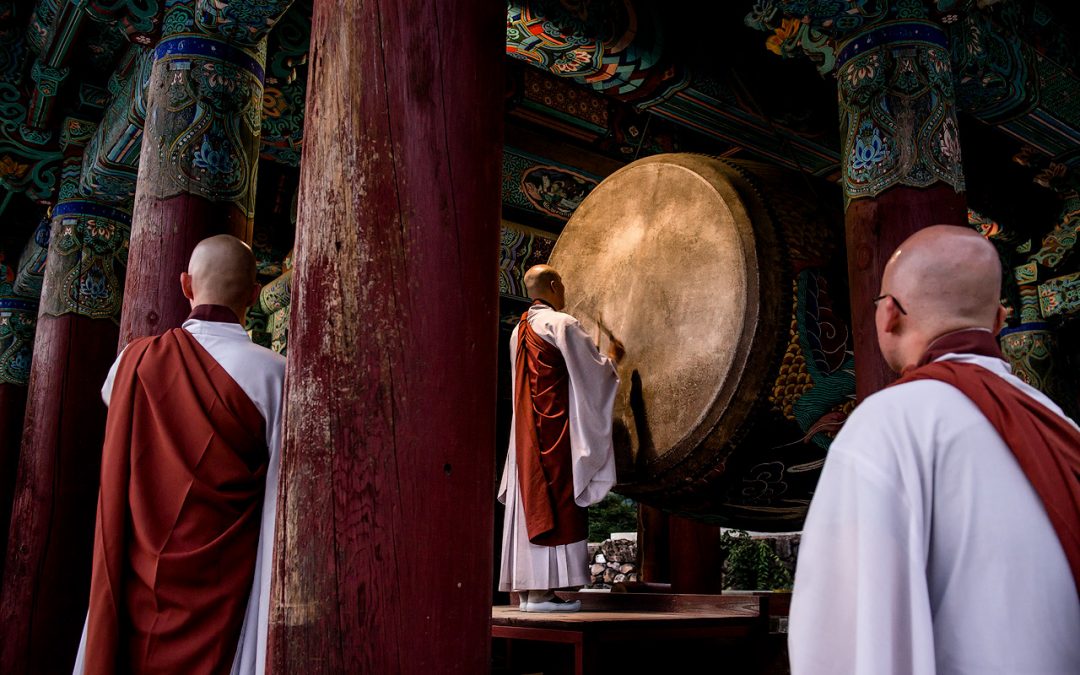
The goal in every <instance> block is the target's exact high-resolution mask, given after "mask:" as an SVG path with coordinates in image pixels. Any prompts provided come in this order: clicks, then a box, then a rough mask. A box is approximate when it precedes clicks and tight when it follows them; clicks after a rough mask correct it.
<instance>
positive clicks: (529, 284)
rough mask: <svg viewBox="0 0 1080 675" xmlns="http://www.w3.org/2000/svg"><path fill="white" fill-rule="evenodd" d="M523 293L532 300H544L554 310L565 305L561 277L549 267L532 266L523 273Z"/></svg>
mask: <svg viewBox="0 0 1080 675" xmlns="http://www.w3.org/2000/svg"><path fill="white" fill-rule="evenodd" d="M523 281H524V282H525V291H526V292H527V293H528V294H529V297H530V298H532V299H533V300H546V301H547V302H549V303H551V305H552V306H553V307H555V309H562V308H563V306H565V304H566V299H565V297H564V294H565V289H564V288H563V283H562V277H561V276H560V275H559V273H558V272H557V271H555V268H554V267H552V266H551V265H533V266H532V267H530V268H529V269H528V271H527V272H525V278H524V279H523Z"/></svg>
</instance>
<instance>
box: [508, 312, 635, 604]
mask: <svg viewBox="0 0 1080 675" xmlns="http://www.w3.org/2000/svg"><path fill="white" fill-rule="evenodd" d="M528 321H529V325H530V326H532V329H533V330H534V331H535V332H536V333H537V335H539V336H540V338H542V339H543V340H544V341H546V342H548V343H549V344H552V345H554V346H555V347H556V348H557V349H558V350H559V352H560V353H561V354H562V356H563V359H564V360H565V362H566V369H567V371H568V373H569V375H570V386H569V396H570V405H569V418H570V419H569V424H570V449H571V450H570V451H571V456H572V459H573V475H574V502H575V503H576V504H577V505H578V506H583V507H584V506H590V505H592V504H595V503H597V502H599V501H600V500H601V499H603V498H604V497H605V496H606V495H607V493H608V492H609V491H610V490H611V487H612V486H613V485H615V455H614V451H613V449H612V444H611V422H612V418H611V413H612V408H613V406H614V404H615V392H616V391H617V390H618V388H619V377H618V374H617V373H616V370H615V365H614V364H613V363H612V362H611V360H610V359H608V358H607V357H606V356H604V355H602V354H600V353H599V352H598V351H597V349H596V345H595V344H593V341H592V339H591V338H590V337H589V336H588V334H587V333H586V332H585V331H584V329H582V327H581V324H579V323H578V321H577V319H575V318H574V317H572V316H570V315H569V314H564V313H563V312H557V311H555V310H554V309H552V308H551V307H549V306H547V305H543V304H536V305H533V306H532V307H531V308H530V309H529V312H528ZM517 345H518V329H517V328H515V329H514V333H513V335H511V337H510V362H511V363H515V362H516V358H517ZM511 372H512V373H513V372H514V371H513V370H512V371H511ZM512 378H513V379H516V375H513V376H512ZM511 389H512V390H513V391H516V381H515V382H514V384H513V386H512V387H511ZM514 437H515V434H514V426H513V424H511V427H510V449H509V451H508V452H507V454H506V467H505V469H504V470H503V476H502V483H501V485H500V486H499V501H500V502H502V503H503V504H505V505H506V513H505V517H504V519H503V548H502V571H501V575H500V580H499V589H500V590H503V591H524V590H547V589H554V588H566V587H570V586H583V585H585V584H587V583H588V582H589V575H588V571H587V562H586V557H587V554H588V552H587V545H586V542H585V541H584V540H582V541H579V542H574V543H572V544H567V545H563V546H537V545H535V544H532V543H531V542H530V541H529V535H528V532H527V529H526V525H525V512H524V509H523V508H522V504H521V495H520V486H519V483H518V480H517V461H516V455H517V453H516V447H515V442H514Z"/></svg>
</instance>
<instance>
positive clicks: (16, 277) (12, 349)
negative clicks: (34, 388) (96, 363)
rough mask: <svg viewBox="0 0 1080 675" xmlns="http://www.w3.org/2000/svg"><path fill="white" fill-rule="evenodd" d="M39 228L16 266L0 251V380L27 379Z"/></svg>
mask: <svg viewBox="0 0 1080 675" xmlns="http://www.w3.org/2000/svg"><path fill="white" fill-rule="evenodd" d="M41 229H43V228H41V227H40V226H39V228H38V232H35V236H34V237H33V238H32V239H31V240H30V242H29V243H28V244H27V246H26V248H25V250H24V251H23V254H22V256H21V258H20V259H19V263H18V268H17V269H16V266H15V262H16V261H15V260H5V259H4V256H3V255H2V254H0V383H4V384H16V385H21V386H25V385H26V384H27V383H28V382H29V380H30V358H31V356H32V354H33V344H34V327H35V325H36V323H37V312H38V297H39V295H40V293H41V276H40V269H41V267H43V265H44V254H43V251H42V249H41V246H40V245H39V243H38V239H39V238H40V231H41ZM46 231H47V230H46ZM47 241H48V240H47V239H46V245H47Z"/></svg>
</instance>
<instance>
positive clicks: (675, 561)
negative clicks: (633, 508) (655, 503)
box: [638, 504, 724, 594]
mask: <svg viewBox="0 0 1080 675" xmlns="http://www.w3.org/2000/svg"><path fill="white" fill-rule="evenodd" d="M638 547H639V549H638V551H639V553H638V555H639V557H640V559H641V580H642V581H645V582H651V583H668V584H671V592H672V593H695V594H719V593H721V592H722V591H723V589H724V579H723V576H724V575H723V567H724V550H723V547H722V546H721V545H720V527H719V526H717V525H709V524H707V523H703V522H700V521H697V520H691V519H690V518H683V517H682V516H676V515H672V514H669V513H665V512H664V511H661V510H660V509H657V508H654V507H652V506H646V505H645V504H639V505H638Z"/></svg>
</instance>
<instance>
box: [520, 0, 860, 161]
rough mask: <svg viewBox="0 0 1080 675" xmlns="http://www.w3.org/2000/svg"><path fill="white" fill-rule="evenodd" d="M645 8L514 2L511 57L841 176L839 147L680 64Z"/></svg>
mask: <svg viewBox="0 0 1080 675" xmlns="http://www.w3.org/2000/svg"><path fill="white" fill-rule="evenodd" d="M639 5H640V6H639ZM645 6H646V5H645V4H644V3H637V2H629V1H628V2H623V3H610V4H608V5H605V7H607V8H608V9H609V10H610V11H609V12H608V13H607V14H605V13H602V12H600V11H598V9H599V8H598V7H597V6H590V7H589V8H588V9H586V8H585V7H584V6H580V7H579V6H576V5H575V6H571V5H568V4H566V3H559V2H554V1H552V0H509V1H508V2H507V15H506V23H507V33H506V53H507V55H508V56H510V57H512V58H515V59H519V60H521V61H524V62H526V63H528V64H529V65H531V66H534V67H536V68H539V69H541V70H544V71H546V72H548V73H550V74H553V75H555V76H558V77H562V78H567V79H570V80H572V81H574V82H576V83H578V84H581V85H583V86H586V87H589V88H591V89H593V90H594V91H598V92H600V93H602V94H604V95H606V96H611V97H614V98H616V99H619V100H621V101H624V102H628V103H631V104H633V105H634V106H635V107H636V108H637V109H638V110H639V111H648V112H650V113H652V114H654V115H657V116H659V117H662V118H664V119H667V120H670V121H672V122H675V123H677V124H680V125H682V126H684V127H686V128H689V129H693V130H694V131H695V132H697V133H700V134H703V135H705V136H706V137H710V138H713V139H715V140H717V141H721V142H723V143H724V144H731V143H734V144H737V145H740V146H742V147H744V148H746V149H747V150H748V151H750V152H751V153H753V154H757V155H759V156H762V157H764V158H767V159H769V160H771V161H774V162H777V163H779V164H781V165H785V166H789V167H792V168H796V169H799V170H803V171H808V172H810V173H814V174H819V175H826V174H831V173H833V172H834V171H835V170H836V168H837V165H838V164H839V155H838V153H837V151H836V149H835V148H832V147H829V146H826V145H822V144H819V143H818V142H816V141H814V140H811V139H807V138H804V137H803V136H801V135H800V134H798V133H797V132H795V131H792V130H790V129H787V128H784V127H783V126H781V125H777V124H774V123H773V122H771V121H770V120H767V119H764V118H763V117H762V116H760V115H758V114H757V113H755V112H752V111H749V110H746V109H745V108H743V107H741V106H739V105H738V104H737V102H736V101H737V97H736V96H735V95H734V94H732V93H731V92H729V91H728V90H727V88H726V87H725V86H724V85H722V84H720V83H718V82H715V81H713V80H711V79H707V78H703V77H701V76H698V75H692V74H691V73H690V71H689V70H688V69H686V68H685V67H681V66H680V65H679V64H675V63H672V62H671V60H670V59H669V58H668V57H667V56H666V52H665V49H664V35H663V34H662V32H661V31H660V29H659V27H658V26H659V24H658V23H657V22H656V21H655V20H653V18H652V17H648V16H646V15H644V14H643V13H642V12H643V10H642V8H643V7H645Z"/></svg>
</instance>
